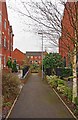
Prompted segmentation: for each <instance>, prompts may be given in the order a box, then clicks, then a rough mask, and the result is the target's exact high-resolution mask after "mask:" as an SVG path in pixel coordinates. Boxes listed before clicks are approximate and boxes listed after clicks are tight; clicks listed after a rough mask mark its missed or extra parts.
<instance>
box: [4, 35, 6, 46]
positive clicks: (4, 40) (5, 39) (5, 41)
mask: <svg viewBox="0 0 78 120" xmlns="http://www.w3.org/2000/svg"><path fill="white" fill-rule="evenodd" d="M4 47H6V37H4Z"/></svg>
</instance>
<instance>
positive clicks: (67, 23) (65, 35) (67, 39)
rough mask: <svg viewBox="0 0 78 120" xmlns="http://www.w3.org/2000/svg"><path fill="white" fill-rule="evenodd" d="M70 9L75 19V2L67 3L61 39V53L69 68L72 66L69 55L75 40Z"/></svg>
mask: <svg viewBox="0 0 78 120" xmlns="http://www.w3.org/2000/svg"><path fill="white" fill-rule="evenodd" d="M69 9H71V13H72V17H73V18H74V15H75V8H74V3H73V2H67V3H66V8H65V9H64V14H63V19H62V33H61V37H60V39H59V53H60V54H61V55H62V57H63V58H65V59H66V65H67V66H68V65H69V64H70V58H69V55H70V52H72V51H73V49H74V42H73V39H74V38H75V29H74V26H73V20H72V17H71V13H70V10H69ZM71 39H72V40H71Z"/></svg>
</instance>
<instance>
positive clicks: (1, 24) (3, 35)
mask: <svg viewBox="0 0 78 120" xmlns="http://www.w3.org/2000/svg"><path fill="white" fill-rule="evenodd" d="M13 36H14V34H13V30H12V26H10V23H9V20H8V13H7V6H6V2H1V1H0V61H1V66H2V68H6V62H7V60H8V58H9V57H11V58H12V52H13Z"/></svg>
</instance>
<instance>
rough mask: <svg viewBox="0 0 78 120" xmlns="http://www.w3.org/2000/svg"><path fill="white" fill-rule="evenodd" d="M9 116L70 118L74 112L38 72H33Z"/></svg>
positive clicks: (70, 119)
mask: <svg viewBox="0 0 78 120" xmlns="http://www.w3.org/2000/svg"><path fill="white" fill-rule="evenodd" d="M9 118H66V119H67V118H68V120H74V118H73V116H72V114H71V113H70V112H69V111H68V109H67V108H66V107H65V106H64V104H63V103H62V102H61V101H60V99H59V98H58V96H57V95H56V94H55V92H54V91H53V90H52V89H51V88H50V87H49V86H48V85H47V83H46V82H45V81H42V80H41V78H40V77H39V76H38V74H37V73H32V74H31V76H30V77H29V78H28V80H27V82H26V84H25V85H24V87H23V89H22V91H21V94H20V96H19V98H18V100H17V102H16V104H15V106H14V108H13V110H12V112H11V114H10V116H9Z"/></svg>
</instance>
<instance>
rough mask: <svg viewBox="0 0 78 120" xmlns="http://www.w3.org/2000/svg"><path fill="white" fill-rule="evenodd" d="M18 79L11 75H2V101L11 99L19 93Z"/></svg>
mask: <svg viewBox="0 0 78 120" xmlns="http://www.w3.org/2000/svg"><path fill="white" fill-rule="evenodd" d="M19 85H20V80H19V78H18V77H17V76H16V75H14V74H13V73H8V74H7V73H5V72H3V74H2V95H3V96H4V99H13V98H15V97H16V96H17V95H18V93H19V90H20V88H19Z"/></svg>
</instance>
